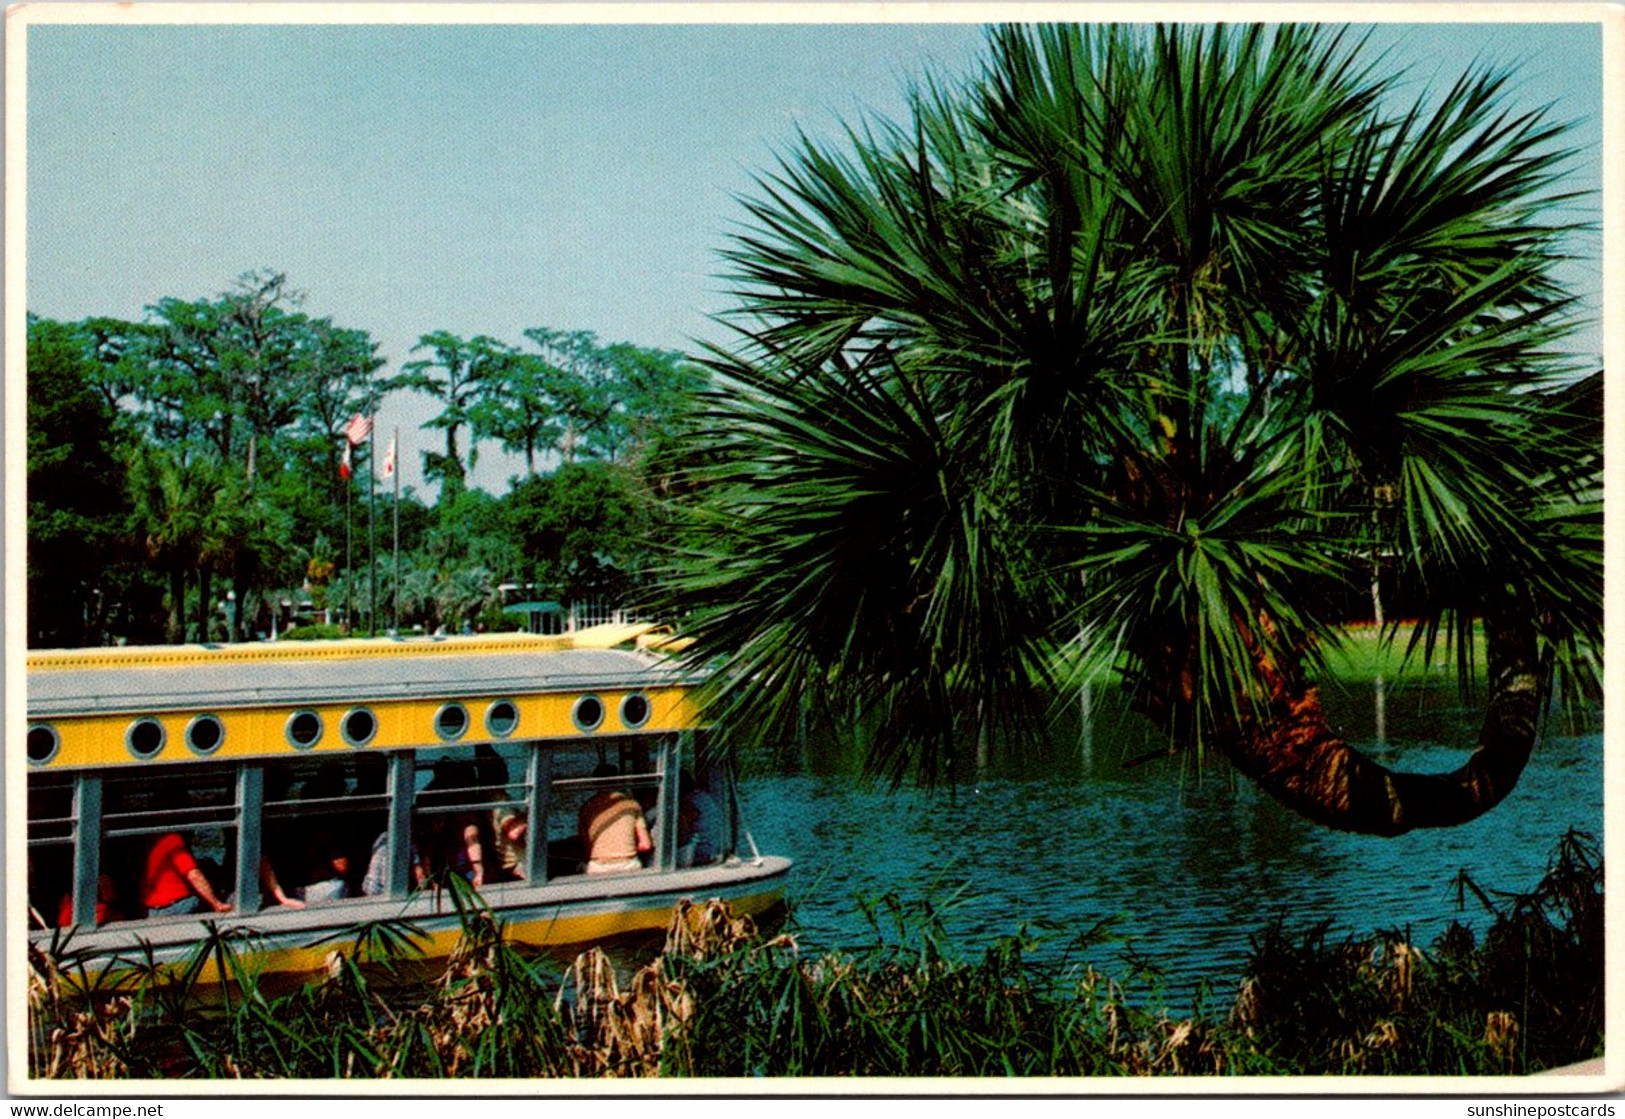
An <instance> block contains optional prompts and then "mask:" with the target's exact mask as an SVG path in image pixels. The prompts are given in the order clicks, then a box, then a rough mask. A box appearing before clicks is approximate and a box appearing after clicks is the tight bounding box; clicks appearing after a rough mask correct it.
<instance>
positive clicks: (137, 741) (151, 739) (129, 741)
mask: <svg viewBox="0 0 1625 1119" xmlns="http://www.w3.org/2000/svg"><path fill="white" fill-rule="evenodd" d="M164 738H165V735H164V724H162V723H160V722H159V721H158V720H157V719H137V720H136V721H135V722H133V723H131V724H130V729H129V730H127V731H125V732H124V747H125V749H127V750H129V751H130V753H131V754H134V755H135V756H136V757H137V758H139V759H141V760H142V761H146V760H147V759H149V758H155V757H157V756H158V751H160V750H162V749H163V748H164Z"/></svg>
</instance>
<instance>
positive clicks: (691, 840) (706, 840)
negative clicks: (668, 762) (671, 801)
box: [677, 769, 722, 867]
mask: <svg viewBox="0 0 1625 1119" xmlns="http://www.w3.org/2000/svg"><path fill="white" fill-rule="evenodd" d="M677 788H678V800H677V865H678V866H680V867H687V866H708V865H710V864H711V863H714V862H716V861H717V857H718V855H719V854H720V853H721V851H720V845H719V844H718V842H717V836H718V835H719V834H720V833H721V830H722V807H721V805H719V804H717V798H716V797H714V796H712V795H711V792H710V790H709V789H706V788H704V787H703V786H700V785H697V784H695V782H694V775H693V774H691V773H689V771H688V770H686V769H685V770H683V771H682V772H681V773H680V774H678V777H677Z"/></svg>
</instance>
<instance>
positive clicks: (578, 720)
mask: <svg viewBox="0 0 1625 1119" xmlns="http://www.w3.org/2000/svg"><path fill="white" fill-rule="evenodd" d="M570 719H571V721H572V722H574V723H575V725H576V729H577V730H581V731H595V730H597V729H598V728H599V727H601V726H603V725H604V701H603V700H601V699H599V698H598V697H597V696H595V695H584V696H582V697H581V698H580V699H578V700H576V705H575V706H574V707H572V708H570Z"/></svg>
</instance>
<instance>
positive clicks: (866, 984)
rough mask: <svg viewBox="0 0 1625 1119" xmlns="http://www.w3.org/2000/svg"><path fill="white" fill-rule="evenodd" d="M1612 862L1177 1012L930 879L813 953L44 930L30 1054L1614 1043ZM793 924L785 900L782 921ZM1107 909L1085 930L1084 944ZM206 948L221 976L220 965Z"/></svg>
mask: <svg viewBox="0 0 1625 1119" xmlns="http://www.w3.org/2000/svg"><path fill="white" fill-rule="evenodd" d="M1602 883H1603V877H1602V859H1601V855H1600V851H1599V848H1598V845H1597V842H1596V841H1595V840H1594V839H1592V838H1591V837H1589V836H1586V835H1583V834H1579V833H1570V834H1569V835H1568V836H1567V837H1565V839H1564V840H1563V841H1562V843H1561V844H1560V845H1559V846H1558V848H1557V850H1556V852H1555V853H1554V855H1553V858H1552V860H1551V863H1550V865H1549V868H1548V871H1547V873H1546V874H1545V876H1544V877H1543V878H1542V880H1541V881H1540V882H1539V883H1538V884H1537V885H1536V887H1535V888H1534V889H1533V890H1531V891H1530V892H1528V893H1524V894H1496V893H1492V892H1491V891H1489V890H1486V889H1484V888H1482V887H1481V886H1479V884H1478V883H1476V882H1473V881H1471V880H1470V879H1469V878H1467V877H1466V876H1465V875H1463V876H1461V877H1460V878H1459V879H1458V881H1457V889H1458V891H1459V897H1460V901H1461V903H1462V904H1463V905H1464V906H1465V905H1474V906H1482V907H1484V908H1486V909H1487V910H1488V912H1489V913H1490V914H1491V923H1490V926H1489V928H1488V930H1487V932H1486V934H1485V935H1484V938H1483V940H1482V941H1481V942H1480V941H1476V940H1475V938H1474V937H1473V935H1472V934H1471V933H1470V932H1469V931H1468V930H1467V928H1466V927H1465V926H1464V925H1462V924H1460V923H1459V922H1458V923H1455V924H1453V925H1452V926H1451V927H1450V928H1449V929H1448V930H1447V931H1446V932H1445V933H1444V934H1443V935H1441V936H1440V937H1439V938H1438V939H1437V941H1436V942H1435V943H1433V944H1432V945H1430V946H1428V947H1427V948H1426V949H1423V948H1420V947H1418V946H1417V945H1415V944H1414V943H1412V939H1411V937H1410V936H1409V935H1407V934H1406V933H1404V932H1402V931H1385V932H1378V933H1374V934H1372V935H1369V936H1364V937H1359V938H1354V937H1350V938H1346V939H1343V940H1335V939H1333V938H1332V937H1331V936H1330V933H1329V930H1328V927H1327V926H1326V925H1324V924H1317V925H1311V926H1308V927H1306V928H1302V929H1298V930H1292V929H1289V928H1288V927H1286V926H1284V925H1283V924H1280V923H1277V924H1274V925H1271V926H1268V927H1266V928H1265V929H1263V930H1261V931H1260V932H1259V934H1258V935H1257V936H1256V937H1255V939H1254V943H1253V949H1252V953H1251V958H1250V960H1249V962H1248V965H1247V967H1246V969H1245V976H1244V978H1243V979H1242V981H1241V982H1240V984H1239V987H1238V988H1234V989H1236V990H1237V991H1238V993H1237V994H1236V996H1235V998H1234V1000H1233V1003H1231V1004H1230V1005H1228V1006H1226V1007H1223V1008H1222V1009H1221V1012H1218V1013H1208V1012H1207V1011H1206V1010H1205V1009H1203V1007H1202V1006H1198V1008H1197V1010H1196V1012H1195V1013H1193V1014H1190V1015H1187V1016H1173V1015H1170V1014H1168V1013H1166V1012H1165V1011H1163V1010H1160V1009H1155V1008H1156V1007H1158V1006H1159V1005H1160V1004H1159V1001H1158V1000H1157V999H1156V997H1155V992H1154V990H1153V991H1151V992H1149V993H1144V994H1142V993H1140V987H1141V986H1142V985H1141V984H1140V983H1138V982H1137V980H1136V979H1135V978H1134V977H1132V976H1131V977H1129V979H1127V980H1123V979H1116V978H1109V977H1107V976H1105V975H1103V974H1101V973H1100V972H1098V971H1096V970H1095V969H1094V968H1092V967H1090V966H1088V965H1087V964H1079V965H1076V966H1067V967H1062V968H1056V967H1055V966H1054V965H1053V964H1049V963H1042V964H1041V963H1038V962H1035V961H1034V960H1033V958H1032V950H1033V948H1034V947H1035V946H1036V945H1037V944H1038V943H1039V941H1040V939H1041V938H1042V937H1044V936H1045V935H1048V934H1051V933H1053V931H1054V930H1046V929H1022V930H1019V931H1018V932H1017V933H1016V934H1015V935H1012V936H1009V937H1006V938H1004V939H1001V940H999V941H997V942H996V943H995V944H994V945H993V946H992V947H990V948H989V949H987V950H986V951H985V952H984V953H982V954H981V956H980V957H979V958H975V959H970V960H966V959H962V958H961V957H960V955H959V954H958V952H957V950H956V949H955V948H954V946H953V945H952V944H951V943H950V941H949V940H948V938H947V936H946V934H945V933H944V930H943V926H942V922H941V919H940V918H941V908H940V906H939V905H937V904H934V903H932V902H930V901H929V900H927V901H920V902H913V903H907V902H904V901H902V900H901V899H899V898H897V897H895V896H891V895H888V896H886V897H883V898H880V899H878V900H876V901H872V902H870V903H868V906H869V914H870V917H871V924H872V926H873V928H874V929H875V932H876V942H875V944H874V945H873V946H871V947H869V948H866V949H864V950H861V951H859V952H855V953H847V954H831V955H824V956H818V957H808V956H806V955H804V954H803V953H802V952H801V951H800V950H799V948H798V946H797V943H796V937H795V935H794V933H793V932H781V933H779V934H778V935H775V936H768V935H764V934H763V933H761V932H759V931H758V930H757V928H756V927H755V925H754V924H753V923H752V922H751V921H750V920H749V919H747V918H744V917H741V916H739V915H737V914H735V913H733V912H731V911H730V910H729V909H728V908H727V907H726V906H725V905H723V904H722V903H720V902H710V903H706V904H703V905H689V904H685V905H684V906H682V907H680V908H679V910H678V912H677V913H676V914H675V916H674V918H673V922H672V925H671V927H670V929H669V930H668V933H667V939H666V943H665V947H664V950H663V951H662V952H661V953H660V954H659V955H658V956H657V957H656V958H655V959H654V960H653V961H652V962H650V963H648V964H646V965H644V966H642V967H639V968H637V969H636V970H634V971H631V972H630V974H628V971H627V970H626V969H624V968H619V967H617V966H616V965H614V964H613V963H612V962H611V960H610V959H609V958H608V957H607V956H605V954H604V953H603V952H602V951H600V950H597V949H594V950H592V951H590V952H587V953H585V954H583V955H581V956H579V957H577V958H576V959H575V960H574V962H573V963H571V964H570V965H568V966H566V967H562V968H561V967H559V966H556V965H554V964H552V963H551V962H549V961H548V960H547V959H546V958H545V957H538V956H535V955H532V954H529V953H527V952H525V951H524V950H522V949H521V948H520V947H519V946H516V945H514V944H513V943H511V942H510V941H509V940H508V939H507V938H506V935H505V932H504V929H503V926H502V924H501V922H500V921H499V920H498V919H497V917H496V915H495V914H493V913H492V912H491V911H490V910H489V909H488V908H486V907H485V905H484V903H483V902H482V901H481V900H480V898H479V896H478V894H476V893H475V892H474V891H472V890H471V889H467V888H459V887H458V886H457V885H456V884H455V883H453V884H451V886H450V888H451V889H452V890H453V891H454V895H453V896H454V898H455V899H456V900H457V903H458V906H459V912H460V914H461V916H462V923H463V932H462V936H461V939H460V941H459V943H458V945H457V947H456V948H455V950H454V951H453V953H452V955H451V957H450V958H449V959H448V960H446V961H444V962H443V963H440V964H438V965H436V967H435V968H434V969H433V971H432V972H431V973H430V978H428V979H427V980H426V981H420V980H416V979H414V978H413V975H414V973H415V972H416V971H417V969H419V968H421V967H422V962H421V961H417V960H415V959H414V946H415V944H416V943H417V939H418V937H419V935H420V934H418V933H417V931H416V930H415V929H413V928H412V927H411V926H409V925H405V924H402V923H399V922H395V923H384V924H381V925H374V926H368V927H365V928H360V929H356V930H352V933H351V934H350V935H348V936H346V937H345V938H343V939H342V940H340V941H335V942H334V946H333V948H332V951H331V952H330V954H329V956H328V968H327V973H326V975H325V976H324V977H323V978H322V979H321V980H320V981H318V982H315V983H311V984H307V985H305V986H302V987H298V988H296V989H293V990H289V991H281V992H279V991H277V990H276V989H275V987H274V985H273V983H272V982H270V981H269V980H268V979H267V977H265V976H262V975H260V974H258V973H257V972H256V971H255V970H254V969H253V968H252V967H251V966H249V961H250V960H251V959H252V958H253V957H252V956H251V955H250V954H249V953H248V952H247V951H245V949H246V947H247V945H246V944H245V943H244V942H243V941H242V940H241V939H240V938H237V937H234V936H232V935H229V934H226V933H223V932H220V931H219V930H217V929H214V928H212V927H211V928H210V930H209V933H208V935H207V936H206V937H205V938H204V940H203V941H202V942H201V943H200V944H199V945H198V946H197V948H196V950H195V951H194V952H193V954H192V957H191V959H190V960H189V961H188V963H187V964H186V965H185V966H182V967H180V968H171V969H164V968H159V967H156V966H153V965H152V963H151V961H150V959H149V960H144V961H143V960H139V959H138V960H136V961H134V962H132V963H129V964H128V965H127V966H125V967H122V968H119V969H114V970H111V971H106V972H102V973H95V972H92V971H89V970H87V969H86V967H85V963H84V961H77V960H75V959H74V957H73V953H72V952H71V950H70V947H69V946H68V945H67V944H65V943H62V942H57V943H53V944H52V945H51V946H49V947H48V948H45V949H38V948H36V949H31V950H30V968H31V971H30V978H29V993H28V1001H29V1023H30V1048H29V1067H30V1072H31V1074H32V1075H33V1076H36V1077H48V1078H71V1077H82V1078H97V1079H109V1078H136V1079H148V1078H157V1079H167V1078H177V1077H193V1078H317V1079H320V1078H371V1077H382V1078H424V1077H435V1078H439V1077H469V1078H495V1077H524V1078H540V1077H651V1076H668V1077H671V1076H676V1077H761V1076H775V1077H789V1076H949V1077H1012V1076H1153V1075H1249V1074H1250V1075H1288V1074H1290V1075H1360V1074H1377V1073H1381V1074H1389V1075H1396V1074H1397V1075H1410V1074H1428V1075H1440V1074H1444V1075H1449V1074H1490V1073H1497V1074H1519V1073H1526V1072H1533V1071H1537V1070H1539V1069H1542V1068H1548V1067H1553V1066H1556V1065H1562V1064H1567V1063H1570V1062H1574V1061H1578V1060H1583V1059H1586V1058H1588V1057H1592V1056H1595V1055H1597V1054H1599V1053H1600V1052H1601V1046H1602V1037H1603V1002H1602V999H1603V980H1602V975H1603V971H1602V961H1603V955H1602V952H1603V922H1602V917H1603V904H1602V899H1603V892H1602V891H1603V886H1602ZM790 927H791V928H792V929H793V923H792V924H791V926H790ZM1099 931H1100V930H1099V929H1098V927H1097V929H1095V930H1089V931H1088V932H1085V933H1084V934H1082V935H1081V936H1078V937H1076V938H1075V939H1076V940H1077V943H1078V946H1079V947H1080V948H1083V949H1087V948H1088V947H1089V945H1090V943H1091V941H1092V940H1093V939H1095V934H1097V933H1098V932H1099ZM209 963H213V964H214V965H215V966H217V967H219V968H221V970H222V973H223V974H226V975H228V976H230V977H231V982H230V983H228V984H226V985H224V986H219V987H215V988H212V989H205V988H203V987H202V986H201V984H200V982H199V978H200V976H202V975H203V974H204V970H205V965H206V964H209Z"/></svg>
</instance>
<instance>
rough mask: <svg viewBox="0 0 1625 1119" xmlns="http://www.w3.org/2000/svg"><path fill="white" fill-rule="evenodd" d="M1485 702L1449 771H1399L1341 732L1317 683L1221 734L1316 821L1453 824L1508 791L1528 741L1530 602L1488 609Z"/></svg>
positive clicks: (1375, 829)
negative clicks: (1467, 750)
mask: <svg viewBox="0 0 1625 1119" xmlns="http://www.w3.org/2000/svg"><path fill="white" fill-rule="evenodd" d="M1484 631H1485V639H1486V647H1487V657H1488V661H1489V703H1488V707H1487V710H1486V711H1485V714H1484V725H1483V727H1482V728H1481V729H1480V731H1479V735H1478V749H1477V750H1475V751H1474V752H1473V755H1472V757H1470V758H1468V759H1467V762H1466V763H1465V764H1464V765H1462V766H1461V768H1459V769H1457V770H1455V771H1454V772H1452V773H1439V774H1417V773H1396V772H1394V771H1393V770H1390V769H1388V768H1387V767H1386V766H1383V765H1380V764H1378V763H1377V762H1374V761H1372V760H1371V759H1370V758H1368V757H1366V756H1365V755H1364V754H1362V753H1360V751H1358V750H1356V749H1355V748H1354V747H1352V746H1350V745H1349V744H1348V743H1347V742H1346V741H1344V740H1343V739H1341V738H1339V737H1338V736H1337V734H1336V733H1335V732H1333V731H1332V729H1331V727H1330V726H1329V725H1328V723H1327V721H1326V713H1325V711H1324V710H1323V709H1322V707H1321V705H1320V696H1319V694H1318V690H1317V689H1315V688H1301V689H1299V690H1298V691H1297V693H1296V694H1292V695H1287V696H1283V697H1282V698H1281V700H1280V701H1279V702H1278V703H1277V706H1276V711H1275V713H1274V717H1273V718H1271V719H1270V721H1269V722H1268V723H1267V724H1265V725H1264V726H1262V727H1260V728H1258V729H1256V730H1254V731H1252V732H1250V733H1249V732H1246V731H1243V732H1241V733H1239V734H1236V735H1234V736H1232V737H1231V738H1230V739H1229V741H1228V742H1227V746H1228V749H1229V753H1230V757H1231V760H1232V761H1233V762H1234V763H1235V765H1236V767H1237V768H1238V769H1240V770H1241V771H1242V772H1243V773H1245V774H1246V775H1247V776H1248V777H1251V778H1252V779H1253V780H1254V781H1256V782H1258V784H1259V785H1260V786H1262V787H1263V788H1264V790H1265V791H1266V792H1268V793H1269V794H1270V795H1271V796H1273V797H1275V799H1277V800H1279V801H1280V802H1281V803H1282V804H1285V805H1286V806H1287V807H1288V808H1291V809H1292V810H1293V811H1295V812H1297V813H1299V814H1300V815H1302V816H1306V817H1308V818H1309V819H1311V820H1313V821H1315V822H1316V823H1318V824H1323V825H1325V826H1327V827H1331V828H1337V829H1339V830H1342V831H1352V832H1361V833H1364V834H1366V835H1381V836H1396V835H1402V834H1404V833H1405V832H1408V831H1410V830H1411V829H1413V828H1444V827H1454V826H1455V825H1457V824H1462V823H1466V822H1467V821H1469V820H1472V819H1475V818H1477V817H1479V816H1482V815H1483V814H1484V813H1485V812H1488V811H1489V810H1490V809H1491V808H1494V807H1495V806H1496V805H1497V804H1499V803H1500V802H1501V800H1502V799H1503V798H1505V797H1506V795H1507V794H1508V793H1510V792H1511V791H1512V789H1513V787H1514V786H1515V785H1516V784H1517V783H1518V778H1519V776H1520V775H1521V774H1522V773H1523V768H1524V765H1525V763H1527V762H1528V760H1529V752H1530V750H1531V748H1532V747H1533V746H1534V741H1535V734H1536V727H1537V724H1538V722H1539V713H1540V697H1541V688H1540V678H1541V676H1540V671H1539V668H1540V665H1539V654H1538V652H1537V646H1536V640H1535V628H1534V624H1533V622H1532V620H1531V619H1530V617H1529V611H1528V610H1527V609H1524V610H1518V609H1517V608H1516V607H1514V606H1513V605H1511V604H1506V605H1503V606H1500V607H1498V608H1496V609H1494V610H1492V611H1489V612H1487V613H1486V616H1485V618H1484Z"/></svg>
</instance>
